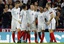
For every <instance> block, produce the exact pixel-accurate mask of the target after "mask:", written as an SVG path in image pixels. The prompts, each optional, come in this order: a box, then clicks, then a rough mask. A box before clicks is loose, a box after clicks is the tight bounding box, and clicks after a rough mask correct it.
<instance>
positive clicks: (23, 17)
mask: <svg viewBox="0 0 64 44" xmlns="http://www.w3.org/2000/svg"><path fill="white" fill-rule="evenodd" d="M26 10H27V6H26V5H25V4H24V5H23V6H22V10H21V13H20V16H21V31H22V32H21V31H19V32H18V43H21V37H22V36H24V35H25V30H26V28H27V18H26V15H27V14H26ZM19 34H20V35H19Z"/></svg>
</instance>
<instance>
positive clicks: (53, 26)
mask: <svg viewBox="0 0 64 44" xmlns="http://www.w3.org/2000/svg"><path fill="white" fill-rule="evenodd" d="M51 13H53V15H54V16H56V13H55V12H54V10H53V9H52V8H50V9H49V10H48V11H46V12H45V14H46V19H47V21H49V20H50V19H51V15H52V14H51ZM55 23H56V20H55V18H53V19H52V20H51V22H50V24H49V25H48V29H55Z"/></svg>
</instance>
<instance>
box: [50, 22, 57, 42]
mask: <svg viewBox="0 0 64 44" xmlns="http://www.w3.org/2000/svg"><path fill="white" fill-rule="evenodd" d="M51 24H53V25H51V28H49V33H50V42H53V40H54V42H56V39H55V36H54V29H55V23H51Z"/></svg>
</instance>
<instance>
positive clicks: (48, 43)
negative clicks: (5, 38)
mask: <svg viewBox="0 0 64 44" xmlns="http://www.w3.org/2000/svg"><path fill="white" fill-rule="evenodd" d="M0 44H64V43H0Z"/></svg>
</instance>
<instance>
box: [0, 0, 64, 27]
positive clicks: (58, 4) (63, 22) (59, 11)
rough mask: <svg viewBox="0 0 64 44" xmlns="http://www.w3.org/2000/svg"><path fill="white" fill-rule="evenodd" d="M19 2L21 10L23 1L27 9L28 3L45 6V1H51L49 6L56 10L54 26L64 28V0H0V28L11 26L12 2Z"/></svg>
mask: <svg viewBox="0 0 64 44" xmlns="http://www.w3.org/2000/svg"><path fill="white" fill-rule="evenodd" d="M15 1H19V2H20V9H21V10H22V5H23V3H25V4H27V6H28V9H29V7H30V4H34V5H37V6H38V9H39V6H42V7H45V5H46V3H47V2H49V3H51V7H52V8H54V9H55V11H56V21H57V23H56V28H64V0H0V28H10V27H11V18H12V16H11V10H12V8H13V7H14V2H15Z"/></svg>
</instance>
